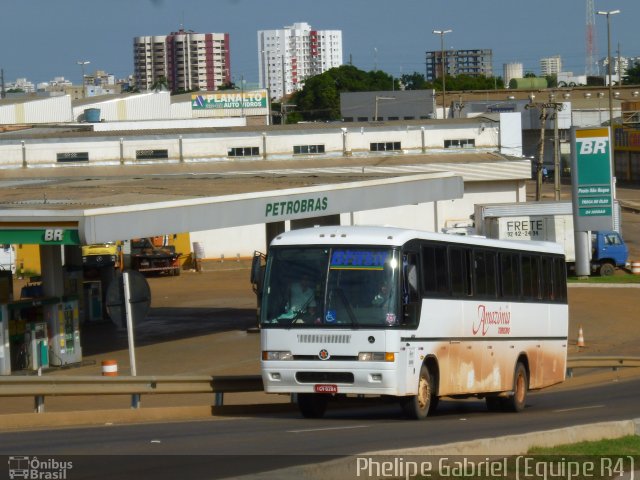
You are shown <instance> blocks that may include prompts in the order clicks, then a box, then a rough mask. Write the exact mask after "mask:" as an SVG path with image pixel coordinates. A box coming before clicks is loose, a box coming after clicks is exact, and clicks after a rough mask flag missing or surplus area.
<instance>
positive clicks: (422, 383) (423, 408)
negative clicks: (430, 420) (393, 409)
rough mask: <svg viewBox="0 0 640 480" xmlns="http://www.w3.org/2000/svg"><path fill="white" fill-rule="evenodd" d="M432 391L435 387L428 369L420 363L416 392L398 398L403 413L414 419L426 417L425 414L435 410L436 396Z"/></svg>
mask: <svg viewBox="0 0 640 480" xmlns="http://www.w3.org/2000/svg"><path fill="white" fill-rule="evenodd" d="M434 391H435V388H434V386H433V380H432V376H431V374H430V373H429V369H428V368H427V366H426V365H422V367H421V368H420V377H419V378H418V394H417V395H411V396H409V397H402V398H401V399H400V405H401V406H402V410H403V411H404V413H405V415H406V416H407V417H409V418H412V419H414V420H423V419H425V418H427V415H429V413H430V412H431V411H433V410H435V408H436V405H437V403H438V399H437V397H435V396H434V394H433V392H434Z"/></svg>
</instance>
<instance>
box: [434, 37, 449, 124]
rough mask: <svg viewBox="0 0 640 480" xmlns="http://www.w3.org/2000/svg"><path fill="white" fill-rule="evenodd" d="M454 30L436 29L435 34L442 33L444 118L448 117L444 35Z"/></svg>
mask: <svg viewBox="0 0 640 480" xmlns="http://www.w3.org/2000/svg"><path fill="white" fill-rule="evenodd" d="M451 32H453V30H434V31H433V33H434V35H440V52H441V58H440V60H441V62H442V118H443V119H444V118H446V116H447V114H446V110H445V108H446V103H447V87H446V78H447V73H446V62H445V52H444V36H445V35H446V34H447V33H451Z"/></svg>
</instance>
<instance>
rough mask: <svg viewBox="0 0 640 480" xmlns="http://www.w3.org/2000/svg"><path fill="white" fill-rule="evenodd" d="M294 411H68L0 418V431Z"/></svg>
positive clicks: (269, 407)
mask: <svg viewBox="0 0 640 480" xmlns="http://www.w3.org/2000/svg"><path fill="white" fill-rule="evenodd" d="M295 408H297V407H296V406H295V405H294V404H291V403H273V404H256V405H223V406H219V407H215V406H211V405H201V406H191V407H151V408H139V409H123V408H120V409H109V410H82V411H78V410H75V411H68V412H44V413H13V414H6V415H0V431H4V432H6V431H10V430H35V429H45V428H46V429H49V428H82V427H95V426H99V425H125V424H127V425H130V424H133V423H147V422H172V421H175V422H178V421H191V420H206V419H209V420H221V419H226V418H229V417H233V416H242V415H247V414H255V413H280V412H287V411H290V410H292V409H295Z"/></svg>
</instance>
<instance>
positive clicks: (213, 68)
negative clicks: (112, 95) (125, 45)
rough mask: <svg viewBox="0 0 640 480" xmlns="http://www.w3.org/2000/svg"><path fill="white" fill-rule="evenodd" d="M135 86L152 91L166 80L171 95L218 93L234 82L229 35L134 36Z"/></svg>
mask: <svg viewBox="0 0 640 480" xmlns="http://www.w3.org/2000/svg"><path fill="white" fill-rule="evenodd" d="M133 59H134V60H133V62H134V77H135V81H136V86H137V87H138V88H139V89H140V90H149V89H151V87H152V85H153V84H154V83H155V82H157V81H159V80H161V79H162V77H164V78H166V79H167V84H168V87H169V90H171V91H172V92H179V91H192V90H203V91H212V90H217V89H218V88H219V87H220V86H222V85H224V84H225V83H228V82H230V81H231V62H230V54H229V34H228V33H195V32H192V31H185V30H182V29H180V30H179V31H177V32H172V33H171V34H170V35H160V36H145V37H135V38H134V39H133Z"/></svg>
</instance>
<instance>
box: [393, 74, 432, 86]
mask: <svg viewBox="0 0 640 480" xmlns="http://www.w3.org/2000/svg"><path fill="white" fill-rule="evenodd" d="M400 81H401V82H402V84H403V85H404V88H405V90H427V89H429V88H433V86H432V85H431V84H430V83H429V82H427V81H426V80H425V79H424V75H423V74H421V73H418V72H413V73H412V74H407V73H405V74H404V75H402V76H401V77H400Z"/></svg>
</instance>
